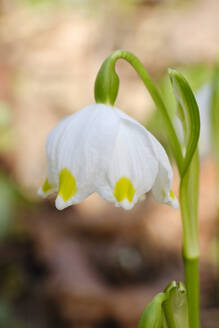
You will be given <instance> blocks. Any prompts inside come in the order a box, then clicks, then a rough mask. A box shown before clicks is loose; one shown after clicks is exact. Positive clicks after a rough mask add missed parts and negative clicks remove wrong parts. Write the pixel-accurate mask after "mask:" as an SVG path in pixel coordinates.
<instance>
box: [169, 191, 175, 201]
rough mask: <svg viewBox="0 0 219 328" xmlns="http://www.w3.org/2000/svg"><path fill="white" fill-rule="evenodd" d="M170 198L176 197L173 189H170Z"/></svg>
mask: <svg viewBox="0 0 219 328" xmlns="http://www.w3.org/2000/svg"><path fill="white" fill-rule="evenodd" d="M169 195H170V198H172V199H175V195H174V193H173V191H172V189H171V190H170V191H169Z"/></svg>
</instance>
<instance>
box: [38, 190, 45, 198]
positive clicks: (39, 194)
mask: <svg viewBox="0 0 219 328" xmlns="http://www.w3.org/2000/svg"><path fill="white" fill-rule="evenodd" d="M37 195H38V196H40V197H42V198H46V197H47V195H46V193H45V192H44V191H43V189H42V187H40V188H39V189H38V191H37Z"/></svg>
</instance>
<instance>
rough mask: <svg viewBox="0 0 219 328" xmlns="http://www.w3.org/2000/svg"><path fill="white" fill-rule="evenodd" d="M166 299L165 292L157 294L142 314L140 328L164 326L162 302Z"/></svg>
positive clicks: (161, 327)
mask: <svg viewBox="0 0 219 328" xmlns="http://www.w3.org/2000/svg"><path fill="white" fill-rule="evenodd" d="M165 300H166V295H165V293H159V294H157V295H156V296H155V297H154V298H153V300H152V301H151V302H150V303H149V304H148V305H147V306H146V308H145V309H144V312H143V313H142V315H141V318H140V321H139V324H138V328H163V320H164V318H163V309H162V303H163V302H164V301H165Z"/></svg>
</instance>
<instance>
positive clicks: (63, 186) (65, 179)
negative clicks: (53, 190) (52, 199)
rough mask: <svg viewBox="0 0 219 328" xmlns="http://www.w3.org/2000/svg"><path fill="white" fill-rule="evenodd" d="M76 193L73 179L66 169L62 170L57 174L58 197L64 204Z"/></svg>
mask: <svg viewBox="0 0 219 328" xmlns="http://www.w3.org/2000/svg"><path fill="white" fill-rule="evenodd" d="M76 192H77V186H76V180H75V177H74V176H73V175H72V174H71V172H70V171H69V170H68V169H66V168H65V169H62V170H61V171H60V173H59V193H58V194H59V195H60V196H62V199H63V200H64V201H65V202H66V201H67V200H69V199H70V198H71V197H72V196H74V194H75V193H76Z"/></svg>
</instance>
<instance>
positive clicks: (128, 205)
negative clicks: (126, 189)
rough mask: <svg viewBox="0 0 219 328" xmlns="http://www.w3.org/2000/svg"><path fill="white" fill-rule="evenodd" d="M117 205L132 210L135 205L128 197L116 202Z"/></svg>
mask: <svg viewBox="0 0 219 328" xmlns="http://www.w3.org/2000/svg"><path fill="white" fill-rule="evenodd" d="M115 206H116V207H122V208H124V210H131V209H132V208H133V206H134V203H133V202H129V201H128V200H127V199H124V200H122V201H121V202H116V203H115Z"/></svg>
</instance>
